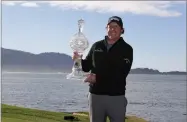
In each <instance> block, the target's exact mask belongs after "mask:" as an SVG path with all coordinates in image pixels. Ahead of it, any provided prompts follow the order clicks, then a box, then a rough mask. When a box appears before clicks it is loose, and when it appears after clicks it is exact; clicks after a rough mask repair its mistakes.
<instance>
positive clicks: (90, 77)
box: [84, 73, 96, 84]
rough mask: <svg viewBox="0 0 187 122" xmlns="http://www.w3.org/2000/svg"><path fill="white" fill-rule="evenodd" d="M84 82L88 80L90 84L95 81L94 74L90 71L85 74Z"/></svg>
mask: <svg viewBox="0 0 187 122" xmlns="http://www.w3.org/2000/svg"><path fill="white" fill-rule="evenodd" d="M84 82H88V83H90V84H93V83H95V82H96V75H95V74H93V73H90V74H88V75H87V78H86V79H85V80H84Z"/></svg>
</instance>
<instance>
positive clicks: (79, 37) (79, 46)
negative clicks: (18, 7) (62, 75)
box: [67, 19, 89, 80]
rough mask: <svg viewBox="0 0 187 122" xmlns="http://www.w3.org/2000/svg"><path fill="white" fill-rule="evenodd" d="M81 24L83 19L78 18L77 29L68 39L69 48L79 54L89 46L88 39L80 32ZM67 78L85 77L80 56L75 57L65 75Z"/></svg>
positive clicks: (78, 78) (80, 78) (81, 78)
mask: <svg viewBox="0 0 187 122" xmlns="http://www.w3.org/2000/svg"><path fill="white" fill-rule="evenodd" d="M83 24H84V20H82V19H80V20H78V27H79V31H78V33H76V34H75V35H74V36H73V37H72V39H71V40H70V47H71V49H72V50H73V51H74V52H75V51H76V52H77V53H78V54H79V55H82V54H83V52H84V51H85V50H86V49H87V48H88V46H89V43H88V40H87V38H86V37H85V36H84V34H83V32H82V31H83ZM67 79H74V80H83V79H85V73H84V72H83V71H82V65H81V57H79V58H77V59H76V60H75V61H74V64H73V67H72V72H71V73H70V74H68V75H67Z"/></svg>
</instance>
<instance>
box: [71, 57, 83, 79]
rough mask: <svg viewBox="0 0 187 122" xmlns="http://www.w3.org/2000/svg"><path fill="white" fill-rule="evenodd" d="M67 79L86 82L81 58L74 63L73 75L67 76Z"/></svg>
mask: <svg viewBox="0 0 187 122" xmlns="http://www.w3.org/2000/svg"><path fill="white" fill-rule="evenodd" d="M67 79H74V80H84V79H85V73H84V72H83V71H82V64H81V57H79V58H77V59H76V60H75V61H74V64H73V67H72V73H70V74H68V75H67Z"/></svg>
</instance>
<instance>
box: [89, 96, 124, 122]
mask: <svg viewBox="0 0 187 122" xmlns="http://www.w3.org/2000/svg"><path fill="white" fill-rule="evenodd" d="M88 99H89V117H90V122H106V118H107V116H108V117H109V119H110V122H125V114H126V106H127V99H126V97H125V96H124V95H121V96H108V95H95V94H91V93H89V95H88Z"/></svg>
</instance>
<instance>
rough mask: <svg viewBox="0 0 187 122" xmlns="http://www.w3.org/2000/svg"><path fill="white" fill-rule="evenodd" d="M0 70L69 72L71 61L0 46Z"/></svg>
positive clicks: (140, 70) (60, 55)
mask: <svg viewBox="0 0 187 122" xmlns="http://www.w3.org/2000/svg"><path fill="white" fill-rule="evenodd" d="M1 58H2V59H1V62H2V71H47V72H48V71H50V72H51V71H54V72H70V71H71V68H72V65H73V61H72V58H71V56H69V55H66V54H63V53H54V52H45V53H40V54H33V53H29V52H24V51H19V50H12V49H5V48H1ZM131 74H171V75H186V72H179V71H171V72H159V71H158V70H154V69H148V68H136V69H132V70H131Z"/></svg>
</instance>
